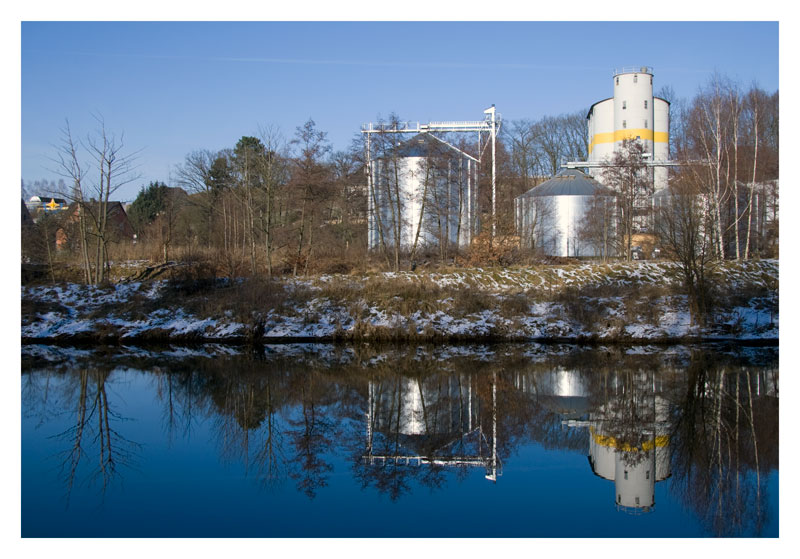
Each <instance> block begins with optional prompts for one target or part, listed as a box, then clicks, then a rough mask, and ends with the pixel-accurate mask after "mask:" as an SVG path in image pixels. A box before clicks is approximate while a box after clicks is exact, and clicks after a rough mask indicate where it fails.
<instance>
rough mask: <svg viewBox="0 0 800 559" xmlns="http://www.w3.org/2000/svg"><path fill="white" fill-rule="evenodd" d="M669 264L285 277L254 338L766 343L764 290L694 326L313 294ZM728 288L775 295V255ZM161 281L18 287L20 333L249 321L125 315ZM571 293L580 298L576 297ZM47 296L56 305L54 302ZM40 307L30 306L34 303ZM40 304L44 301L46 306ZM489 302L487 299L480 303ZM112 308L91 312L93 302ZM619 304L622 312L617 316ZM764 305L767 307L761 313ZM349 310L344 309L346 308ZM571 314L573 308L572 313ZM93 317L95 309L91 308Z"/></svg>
mask: <svg viewBox="0 0 800 559" xmlns="http://www.w3.org/2000/svg"><path fill="white" fill-rule="evenodd" d="M677 272H678V268H677V265H676V264H673V263H667V262H657V263H656V262H635V263H613V264H604V265H599V264H580V265H570V266H564V267H545V268H539V269H524V268H515V269H504V270H482V269H467V270H457V271H452V272H447V273H438V272H437V273H414V272H390V273H383V274H378V275H373V276H369V277H366V278H361V279H354V278H352V277H350V276H331V275H326V276H321V277H319V278H315V279H302V280H292V279H289V280H286V282H285V289H286V291H287V294H289V296H291V294H292V293H294V292H296V291H297V290H299V289H301V288H303V289H305V290H306V291H308V292H310V293H311V294H312V296H311V297H310V298H309V299H308V300H306V301H304V302H298V303H296V304H295V305H294V306H293V307H292V308H291V309H290V312H284V313H282V314H279V313H277V312H276V311H275V309H268V308H265V309H258V308H255V309H253V311H254V314H255V315H260V316H262V317H263V328H264V329H263V338H264V340H265V341H269V340H270V339H291V338H304V339H331V338H334V337H336V338H344V339H346V338H347V337H348V335H354V336H368V335H369V332H375V331H383V332H384V333H385V332H387V331H395V332H403V333H406V334H408V335H418V336H420V337H422V338H424V337H428V338H445V339H446V338H451V339H461V340H466V339H470V338H474V339H480V338H505V339H528V340H531V339H554V338H557V339H561V338H564V339H586V338H592V339H597V340H603V339H608V340H618V339H628V340H632V341H648V340H656V339H677V338H684V337H704V338H707V339H714V338H719V339H722V338H737V339H762V340H774V339H777V338H778V316H777V308H776V307H777V305H776V304H775V302H774V301H771V300H768V298H766V297H761V298H753V299H751V300H750V301H749V302H748V303H747V304H744V305H742V304H740V305H737V306H735V307H734V308H732V309H729V310H728V311H727V312H725V313H719V314H718V315H716V316H714V317H713V320H712V323H713V325H712V326H709V327H707V328H705V329H702V330H701V329H700V328H698V327H697V326H696V325H694V324H692V321H691V317H690V314H689V312H688V301H687V299H686V297H685V296H679V295H672V296H668V297H661V298H659V299H657V300H653V301H649V302H648V301H646V302H645V303H649V304H650V305H654V306H655V309H656V311H657V312H656V311H654V312H650V313H644V314H645V315H646V316H640V315H638V314H636V313H635V312H633V315H631V311H630V309H629V306H630V305H632V304H633V302H631V301H628V300H626V298H625V297H621V296H618V297H604V298H593V299H587V300H586V301H581V303H586V304H589V303H591V304H592V306H594V307H597V309H595V311H594V312H595V314H593V315H591V316H590V318H586V317H583V318H581V317H578V318H576V317H574V316H571V314H570V311H569V310H568V309H567V308H566V307H565V304H564V303H562V302H557V301H546V300H545V301H542V300H535V299H537V298H536V297H534V298H533V299H534V300H532V301H531V302H530V304H529V307H528V312H527V313H521V314H519V313H518V315H517V316H504V315H503V314H502V313H501V311H500V308H499V307H498V305H494V308H489V309H486V310H482V311H481V312H477V313H471V314H467V315H462V314H461V313H459V312H457V311H458V309H453V308H452V307H453V305H454V303H453V301H452V299H444V300H442V301H439V302H438V308H437V310H435V311H433V312H423V311H419V310H418V311H415V312H413V313H412V314H411V315H410V316H403V315H401V314H399V313H393V312H390V311H387V310H386V309H383V308H379V307H378V306H376V305H368V304H366V303H365V302H364V301H362V302H361V303H360V304H352V302H351V303H350V304H348V305H344V304H342V303H341V302H337V301H331V300H329V299H327V298H324V297H322V296H320V297H314V296H313V294H314V293H315V292H317V293H320V295H321V291H322V289H323V287H324V286H325V285H330V284H334V283H336V282H345V283H346V284H348V285H350V286H351V287H353V290H354V292H356V293H357V290H358V288H359V287H360V286H363V284H364V283H365V282H367V281H370V279H371V278H376V277H377V278H378V279H386V280H394V281H410V282H416V281H423V280H426V279H427V280H428V281H431V282H433V283H434V284H436V285H438V286H442V287H457V288H461V289H470V290H478V291H480V292H482V293H484V294H485V295H486V297H494V298H495V299H496V300H497V301H498V303H500V302H501V300H502V299H503V298H504V296H505V294H507V293H537V292H538V293H547V292H551V291H552V290H553V289H556V288H558V289H563V288H564V287H583V286H589V285H594V286H597V285H611V286H631V285H648V284H650V285H658V286H664V285H671V284H675V283H676V282H677V281H678V279H677V278H678V273H677ZM724 274H725V281H727V282H728V283H729V285H730V286H731V289H736V288H737V287H740V286H747V285H750V286H752V285H760V286H767V287H769V288H770V289H773V290H775V292H777V279H778V262H777V261H761V262H750V263H732V264H731V265H730V266H726V269H725V270H724ZM165 285H166V283H165V282H163V281H155V282H131V283H127V284H118V285H115V286H111V287H103V288H100V287H94V286H82V285H76V284H63V285H56V286H37V287H23V288H22V297H23V299H24V300H25V301H26V302H28V303H29V305H28V306H29V307H30V306H31V305H30V303H32V307H33V308H34V311H33V312H28V313H27V314H25V315H24V316H23V324H22V328H21V334H22V337H23V338H25V339H27V340H36V339H42V340H45V339H69V338H70V337H74V336H78V335H89V334H91V333H93V332H112V333H114V334H115V335H116V336H118V337H119V338H120V339H121V340H125V339H136V338H140V337H143V336H146V335H148V334H152V333H153V332H158V333H160V335H162V336H166V337H167V338H168V339H176V340H180V339H202V340H221V341H225V340H231V339H234V338H243V337H246V336H247V335H248V333H249V332H250V327H249V326H248V325H246V324H242V323H240V322H237V321H235V320H234V319H233V317H232V316H231V313H225V314H224V316H222V317H217V318H211V317H202V316H194V315H192V314H190V313H189V312H187V311H186V310H184V309H182V308H178V309H158V310H156V311H153V312H151V313H150V314H149V315H148V316H147V317H144V318H143V317H141V316H139V317H137V318H126V316H125V314H124V312H119V313H116V312H115V311H114V310H113V309H116V308H118V307H119V308H123V307H124V305H125V303H128V302H130V301H131V299H132V298H133V297H134V296H136V297H142V296H143V297H145V298H147V299H152V300H155V299H157V298H158V297H159V294H160V293H161V292H162V290H163V289H164V287H165ZM581 299H584V298H583V297H582V298H581ZM52 303H57V305H56V306H55V307H54V306H53V305H52ZM38 304H41V308H42V309H43V310H42V311H41V312H37V311H36V310H35V309H36V306H37V305H38ZM48 304H50V305H49V306H48ZM489 306H491V305H489ZM103 308H105V309H108V308H111V309H112V311H110V312H106V314H105V315H103V313H99V316H97V317H92V316H94V315H93V314H92V313H95V312H96V311H97V310H98V309H103ZM626 309H628V311H629V312H627V313H626ZM770 309H772V310H770ZM351 313H352V314H351ZM573 313H574V311H573ZM96 314H97V313H96Z"/></svg>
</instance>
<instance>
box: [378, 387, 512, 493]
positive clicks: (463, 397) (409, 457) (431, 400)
mask: <svg viewBox="0 0 800 559" xmlns="http://www.w3.org/2000/svg"><path fill="white" fill-rule="evenodd" d="M488 404H489V406H488V407H487V408H486V409H485V410H483V413H484V415H486V416H487V417H484V418H483V419H484V421H486V422H487V424H488V426H489V430H488V432H487V433H485V432H484V430H483V427H482V425H481V405H480V400H479V398H478V396H477V394H476V391H475V390H474V387H473V385H472V379H471V377H469V376H467V375H441V376H439V375H436V376H433V377H428V378H425V379H416V378H409V377H395V378H391V379H385V380H381V381H373V382H370V384H369V401H368V411H367V414H366V416H367V417H366V420H367V440H366V454H365V455H364V456H363V458H364V460H365V463H368V464H385V463H387V462H389V463H394V464H402V465H405V464H410V465H420V464H435V465H438V466H483V467H485V468H487V478H488V479H491V480H493V481H495V480H496V479H497V476H498V475H501V474H500V472H499V467H500V466H501V464H500V461H499V459H498V458H497V450H496V445H495V443H494V437H495V434H496V433H495V425H494V421H495V420H496V416H495V406H496V400H495V396H494V390H493V396H492V399H491V401H490V402H488ZM490 441H491V442H490Z"/></svg>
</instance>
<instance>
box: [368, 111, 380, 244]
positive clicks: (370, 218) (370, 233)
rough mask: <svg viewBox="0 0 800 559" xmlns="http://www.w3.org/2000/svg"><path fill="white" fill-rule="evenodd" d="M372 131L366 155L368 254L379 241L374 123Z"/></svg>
mask: <svg viewBox="0 0 800 559" xmlns="http://www.w3.org/2000/svg"><path fill="white" fill-rule="evenodd" d="M369 128H370V131H367V153H366V161H367V166H366V167H367V169H366V170H367V252H369V250H370V249H372V248H373V247H374V246H375V245H376V244H377V241H376V240H375V239H374V236H375V232H374V231H375V226H376V223H375V216H374V215H373V212H374V211H375V204H374V202H373V198H372V197H373V196H374V195H375V194H374V192H373V191H372V190H373V188H374V186H373V184H372V157H371V153H370V149H371V147H370V143H369V140H370V132H371V130H372V123H370V124H369Z"/></svg>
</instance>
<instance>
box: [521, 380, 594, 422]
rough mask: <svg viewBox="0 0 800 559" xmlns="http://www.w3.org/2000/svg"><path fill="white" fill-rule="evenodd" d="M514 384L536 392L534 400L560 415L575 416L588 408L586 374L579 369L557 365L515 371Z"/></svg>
mask: <svg viewBox="0 0 800 559" xmlns="http://www.w3.org/2000/svg"><path fill="white" fill-rule="evenodd" d="M514 383H515V386H516V388H518V389H519V390H521V391H522V392H524V393H526V394H530V395H533V396H536V398H537V400H538V402H539V403H540V404H542V405H543V406H545V407H546V408H548V409H549V410H551V411H553V412H555V413H558V414H560V415H561V416H563V417H564V418H575V417H580V416H582V415H584V414H586V413H587V412H588V411H589V395H590V377H589V375H588V374H587V373H583V372H581V371H575V370H568V369H565V368H557V369H552V370H548V371H537V372H534V373H520V374H517V375H516V377H515V379H514Z"/></svg>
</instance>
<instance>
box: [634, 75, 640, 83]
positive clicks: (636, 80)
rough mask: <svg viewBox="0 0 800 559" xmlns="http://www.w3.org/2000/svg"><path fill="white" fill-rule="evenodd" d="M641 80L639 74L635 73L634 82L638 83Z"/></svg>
mask: <svg viewBox="0 0 800 559" xmlns="http://www.w3.org/2000/svg"><path fill="white" fill-rule="evenodd" d="M638 81H639V76H637V75H636V74H634V75H633V83H637V82H638Z"/></svg>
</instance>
